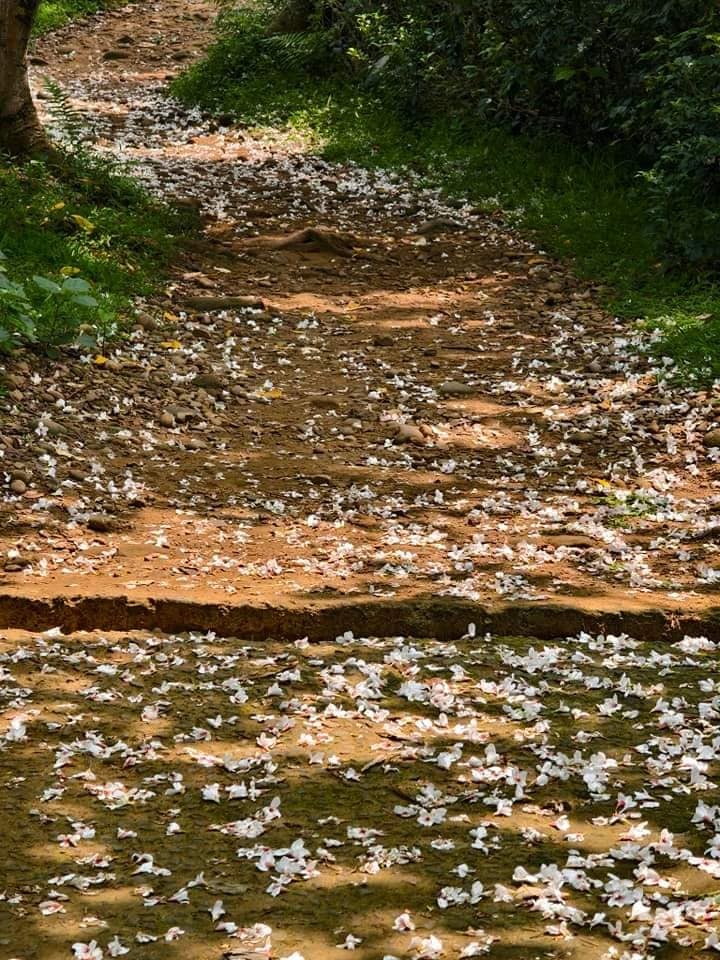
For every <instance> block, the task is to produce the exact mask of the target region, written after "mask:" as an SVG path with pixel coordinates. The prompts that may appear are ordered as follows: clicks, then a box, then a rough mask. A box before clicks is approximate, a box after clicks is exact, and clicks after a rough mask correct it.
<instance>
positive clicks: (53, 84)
mask: <svg viewBox="0 0 720 960" xmlns="http://www.w3.org/2000/svg"><path fill="white" fill-rule="evenodd" d="M45 89H46V90H47V93H48V97H49V106H48V113H49V114H50V119H51V122H52V126H53V127H54V128H55V130H56V131H57V132H58V134H59V135H60V138H61V139H62V141H63V143H64V145H65V146H66V147H67V149H68V150H69V151H70V152H72V153H75V154H79V153H83V152H84V151H85V147H84V144H83V134H84V133H85V130H86V123H85V118H84V117H83V115H82V114H81V113H80V111H79V110H78V109H77V108H76V107H74V106H73V105H72V103H71V101H70V97H69V96H68V94H67V92H66V91H65V90H64V89H63V88H62V87H61V86H60V84H59V83H57V81H56V80H52V79H50V78H48V79H46V80H45Z"/></svg>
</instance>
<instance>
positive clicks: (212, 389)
mask: <svg viewBox="0 0 720 960" xmlns="http://www.w3.org/2000/svg"><path fill="white" fill-rule="evenodd" d="M192 383H193V386H194V387H202V389H203V390H207V391H208V393H220V392H221V391H222V390H224V389H225V382H224V381H223V379H222V377H218V376H217V374H215V373H199V374H198V375H197V376H196V377H193V381H192Z"/></svg>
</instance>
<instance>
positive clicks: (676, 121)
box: [215, 0, 720, 271]
mask: <svg viewBox="0 0 720 960" xmlns="http://www.w3.org/2000/svg"><path fill="white" fill-rule="evenodd" d="M288 6H289V7H290V8H291V9H292V8H295V10H296V12H297V15H296V16H291V15H288V14H287V8H288ZM264 9H265V13H266V15H265V22H266V24H272V23H275V24H276V25H280V26H281V27H282V25H284V24H289V23H294V24H295V25H296V27H297V28H298V30H299V28H300V27H302V28H303V29H302V31H301V32H297V33H294V34H293V33H289V34H288V33H280V34H275V35H273V34H272V32H271V33H270V34H268V33H267V32H266V34H265V35H264V36H263V35H261V34H259V33H258V31H252V30H248V29H247V27H248V22H249V21H248V18H247V14H246V13H245V12H239V11H235V12H230V13H226V14H225V16H224V19H223V23H224V26H223V37H224V39H223V42H222V44H221V51H222V54H221V55H222V56H223V57H224V58H225V64H226V66H227V68H228V70H229V75H232V76H235V77H239V76H241V75H244V76H247V77H251V76H252V74H253V71H254V70H256V69H258V68H262V64H263V63H265V64H267V63H269V62H273V61H279V62H283V63H284V64H285V65H286V66H287V68H288V69H300V70H302V71H305V72H310V73H313V74H317V73H324V74H326V75H327V74H331V73H333V72H344V73H346V74H348V75H349V76H352V77H354V78H355V79H356V80H359V81H360V82H361V83H363V84H365V85H366V86H367V87H369V88H371V89H373V90H374V91H375V92H376V93H377V94H378V95H379V96H384V98H385V101H386V104H387V105H388V106H390V107H392V109H393V110H395V111H396V112H397V113H398V114H399V115H401V116H403V117H404V118H406V119H409V120H414V121H419V120H423V119H425V118H427V117H434V116H437V115H438V114H439V113H441V114H443V115H448V114H449V115H451V116H452V115H453V114H455V115H456V116H458V117H460V118H463V119H464V120H467V119H468V118H471V119H472V120H473V121H474V122H475V123H483V122H486V121H488V120H491V121H498V120H500V121H502V122H503V123H505V124H506V125H509V126H510V127H511V128H513V129H516V130H521V129H522V130H531V131H540V132H554V133H557V132H559V133H562V134H563V135H565V136H567V137H569V138H571V139H573V140H574V141H576V142H578V143H580V144H585V145H590V144H592V145H595V144H603V145H615V146H616V147H617V148H619V149H620V150H621V151H622V152H623V153H624V155H625V156H626V157H627V158H628V165H629V166H632V165H633V164H634V169H635V172H636V173H638V174H639V175H640V177H641V179H642V181H643V182H644V185H645V189H646V190H647V193H648V196H649V197H650V200H651V204H650V212H651V219H650V223H649V224H648V227H649V229H650V230H652V232H653V234H654V236H655V239H656V243H657V245H658V251H659V253H660V254H661V255H662V256H663V257H664V258H665V260H666V262H667V263H668V264H669V265H677V264H680V265H683V264H685V265H687V264H693V265H695V266H696V267H697V268H699V269H701V270H712V271H718V269H720V202H718V201H719V200H720V7H718V5H717V4H716V3H715V2H712V0H635V2H633V3H629V2H627V0H586V2H583V3H579V2H578V0H556V2H554V3H547V2H546V0H289V2H288V0H266V2H265V3H264ZM283 10H285V11H286V13H285V15H281V12H282V11H283ZM250 37H252V38H253V39H252V42H251V41H250V40H249V39H248V38H250ZM283 58H284V59H283ZM215 66H217V64H216V65H215Z"/></svg>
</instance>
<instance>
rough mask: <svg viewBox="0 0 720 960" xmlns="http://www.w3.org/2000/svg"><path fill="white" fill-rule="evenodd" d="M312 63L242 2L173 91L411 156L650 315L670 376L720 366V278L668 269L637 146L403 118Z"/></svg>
mask: <svg viewBox="0 0 720 960" xmlns="http://www.w3.org/2000/svg"><path fill="white" fill-rule="evenodd" d="M238 24H240V26H238ZM316 73H317V70H312V69H308V70H305V69H304V68H303V65H302V63H297V62H288V61H287V60H286V61H285V62H279V61H278V57H277V56H274V55H273V54H272V52H271V50H270V49H269V48H268V46H267V43H266V41H264V40H263V26H262V23H261V21H260V20H259V18H258V16H257V15H254V14H246V15H244V16H243V17H241V18H237V16H236V18H235V22H234V28H233V32H232V34H228V36H227V37H224V38H222V39H221V40H220V41H219V42H218V44H217V45H216V46H215V47H214V48H213V49H212V50H211V51H210V53H209V55H208V57H207V59H206V60H205V61H204V62H202V63H200V64H199V65H197V66H194V67H193V68H191V69H190V70H189V71H188V72H187V73H186V74H185V75H184V76H182V77H181V78H180V80H179V81H177V82H176V85H175V92H176V93H177V94H178V95H179V96H180V97H181V98H182V99H184V100H186V101H188V102H192V103H197V104H200V105H201V106H203V107H204V108H206V109H209V110H214V111H215V112H218V113H223V114H231V115H232V116H234V117H235V118H237V120H239V121H240V122H243V123H246V124H249V125H259V126H283V127H287V128H289V129H291V130H296V131H298V132H299V133H302V134H303V135H304V136H305V137H310V138H311V140H312V141H313V142H314V144H315V147H316V148H317V149H318V151H319V152H321V153H322V154H323V155H324V156H325V157H326V158H328V159H331V160H337V161H345V160H353V161H355V162H358V163H360V164H363V165H365V166H382V167H386V168H389V169H400V168H403V167H409V168H411V169H413V170H415V171H418V172H419V173H421V174H422V175H423V177H424V178H425V179H426V181H427V182H428V183H430V184H432V185H435V186H439V187H441V188H442V189H443V190H444V191H446V192H447V194H449V195H453V196H464V197H468V198H469V199H471V200H472V201H474V202H475V203H476V204H477V205H478V206H480V207H482V208H483V209H487V210H491V211H492V210H496V209H498V208H502V210H503V211H504V212H505V215H506V216H507V218H508V219H509V220H510V221H511V222H513V223H516V224H518V225H521V226H522V227H523V228H524V230H526V231H527V232H529V233H530V234H531V235H533V237H534V238H535V239H536V240H537V242H538V243H539V244H541V246H542V247H543V249H545V250H546V251H548V252H549V253H552V254H554V255H557V256H562V257H564V258H565V259H568V260H570V261H572V263H573V266H574V268H575V270H576V271H577V273H578V274H579V275H580V276H581V277H584V278H587V279H588V280H592V281H595V282H598V283H600V284H603V285H604V286H605V287H606V290H604V291H603V297H604V300H605V303H606V304H607V306H608V307H610V308H611V309H612V310H614V311H615V312H617V314H618V315H620V316H622V317H626V318H629V319H637V318H642V319H643V321H644V323H645V324H646V326H647V328H648V338H647V340H648V345H649V347H648V348H649V349H650V350H652V351H653V352H654V353H656V354H658V355H659V356H668V357H671V358H672V359H673V361H674V363H675V367H674V375H675V376H677V377H679V378H682V379H689V380H697V379H700V380H707V379H715V378H718V377H720V336H719V335H718V334H720V287H719V286H718V285H717V283H713V282H711V281H710V280H707V279H704V278H702V277H697V276H690V275H683V274H670V273H667V272H664V270H663V268H662V266H661V264H660V263H659V261H658V259H657V257H656V254H655V250H654V247H653V243H652V240H651V238H650V235H649V233H648V231H647V230H646V226H645V225H646V223H647V220H648V214H647V207H646V200H645V198H644V196H643V193H642V189H641V185H640V183H639V182H638V181H637V179H636V178H635V177H634V171H635V169H636V167H635V165H634V163H633V162H632V159H629V160H628V161H624V160H623V158H622V157H621V156H618V155H617V154H613V153H612V152H610V151H600V150H594V151H592V152H590V151H587V152H585V151H582V150H580V149H577V148H574V147H572V146H571V145H569V144H568V143H567V142H566V141H564V140H560V139H554V140H553V139H540V138H530V137H526V136H518V135H514V134H512V133H509V132H507V131H506V130H504V129H501V128H498V127H492V126H488V125H487V124H485V123H483V124H482V125H480V124H478V123H471V122H469V121H463V120H458V119H455V120H448V119H446V118H444V117H437V118H435V119H433V118H430V119H429V120H426V121H425V122H424V123H423V124H422V125H421V126H414V127H409V126H408V125H407V124H406V123H404V122H403V120H402V118H401V117H400V116H398V115H397V113H396V112H395V111H394V110H393V108H392V105H391V103H390V102H389V101H388V100H387V98H386V99H384V100H383V99H381V98H380V97H379V96H377V95H375V96H373V95H372V94H371V93H369V92H367V91H359V90H358V87H357V85H354V84H352V83H350V82H349V81H347V80H345V79H343V78H341V77H330V78H327V77H325V78H323V77H320V79H318V78H317V76H314V75H313V74H316ZM650 330H657V331H658V333H657V334H656V335H655V336H650Z"/></svg>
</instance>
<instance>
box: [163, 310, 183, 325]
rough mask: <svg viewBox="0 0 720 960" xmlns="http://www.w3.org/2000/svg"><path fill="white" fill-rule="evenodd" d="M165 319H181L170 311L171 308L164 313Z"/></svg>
mask: <svg viewBox="0 0 720 960" xmlns="http://www.w3.org/2000/svg"><path fill="white" fill-rule="evenodd" d="M163 320H167V322H168V323H177V322H178V321H179V320H180V317H176V316H175V314H174V313H170V311H169V310H166V311H165V313H164V314H163Z"/></svg>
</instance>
